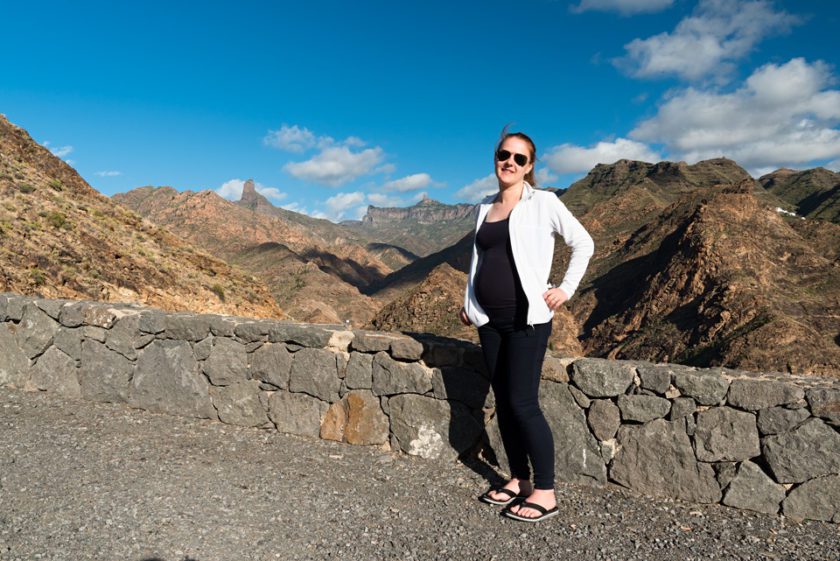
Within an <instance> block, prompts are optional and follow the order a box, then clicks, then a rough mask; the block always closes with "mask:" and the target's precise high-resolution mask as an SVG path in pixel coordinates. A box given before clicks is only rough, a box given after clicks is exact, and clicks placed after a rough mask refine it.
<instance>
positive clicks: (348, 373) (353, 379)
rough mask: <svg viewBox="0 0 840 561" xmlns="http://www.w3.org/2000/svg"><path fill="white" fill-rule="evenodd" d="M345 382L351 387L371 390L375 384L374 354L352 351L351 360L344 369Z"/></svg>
mask: <svg viewBox="0 0 840 561" xmlns="http://www.w3.org/2000/svg"><path fill="white" fill-rule="evenodd" d="M344 383H345V384H346V385H347V387H348V388H350V389H365V390H369V389H370V388H371V387H372V384H373V355H370V354H367V353H355V352H354V353H350V360H349V361H348V362H347V368H346V369H345V371H344Z"/></svg>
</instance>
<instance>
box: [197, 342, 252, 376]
mask: <svg viewBox="0 0 840 561" xmlns="http://www.w3.org/2000/svg"><path fill="white" fill-rule="evenodd" d="M203 369H204V373H205V374H207V377H208V378H209V379H210V383H211V384H213V385H214V386H230V385H231V384H235V383H236V382H244V381H245V380H246V379H247V378H248V356H247V354H246V351H245V345H243V344H242V343H240V342H238V341H234V340H233V339H228V338H227V337H217V338H215V340H214V341H213V347H212V348H211V349H210V356H209V357H207V360H205V361H204V366H203Z"/></svg>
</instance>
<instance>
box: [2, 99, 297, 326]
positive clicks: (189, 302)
mask: <svg viewBox="0 0 840 561" xmlns="http://www.w3.org/2000/svg"><path fill="white" fill-rule="evenodd" d="M0 200H2V205H0V241H2V243H0V266H1V267H2V272H0V290H2V291H11V292H17V293H21V294H28V295H40V296H42V297H45V298H73V299H88V300H100V301H109V302H138V303H142V304H147V305H151V306H155V307H159V308H162V309H165V310H190V311H196V312H215V313H224V314H234V315H247V316H257V317H282V316H283V312H282V311H281V310H280V308H278V306H277V305H276V304H275V302H274V300H273V299H272V298H271V296H270V295H269V293H268V291H267V289H266V287H265V286H264V285H262V284H261V283H259V282H256V281H255V279H253V278H252V277H251V276H250V275H246V274H244V273H242V272H241V271H240V270H238V269H236V268H233V267H231V266H230V265H228V264H227V263H225V262H223V261H220V260H219V259H217V258H215V257H212V256H210V255H208V254H206V253H203V252H201V251H199V250H197V249H196V248H195V247H193V246H191V245H189V244H187V243H185V242H183V241H182V240H181V239H179V238H178V237H176V236H175V235H173V234H172V233H171V232H169V231H168V230H166V229H165V228H160V227H158V226H155V225H153V224H152V223H150V222H148V221H145V220H143V219H142V218H141V217H140V216H138V215H137V214H135V213H133V212H131V211H129V210H127V209H125V208H123V207H121V206H119V205H117V204H115V203H114V202H112V201H111V200H110V199H108V198H107V197H105V196H103V195H101V194H100V193H98V192H97V191H96V190H95V189H93V188H92V187H91V186H90V185H88V184H87V183H86V182H85V181H84V179H82V178H81V177H80V176H79V174H78V173H76V171H75V170H74V169H73V168H72V167H70V166H69V165H67V163H65V162H64V161H62V160H61V159H60V158H57V157H56V156H54V155H53V154H52V153H50V151H49V150H47V149H46V148H44V147H43V146H40V145H39V144H37V143H36V142H35V141H34V140H32V138H31V137H30V136H29V134H28V133H27V132H26V131H25V130H23V129H21V128H18V127H16V126H15V125H13V124H11V123H10V122H9V121H8V120H7V119H6V118H5V116H2V115H0Z"/></svg>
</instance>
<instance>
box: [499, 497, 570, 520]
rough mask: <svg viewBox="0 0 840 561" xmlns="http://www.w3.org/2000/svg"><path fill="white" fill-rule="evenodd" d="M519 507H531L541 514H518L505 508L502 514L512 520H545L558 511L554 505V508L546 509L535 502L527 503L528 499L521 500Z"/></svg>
mask: <svg viewBox="0 0 840 561" xmlns="http://www.w3.org/2000/svg"><path fill="white" fill-rule="evenodd" d="M519 508H533V509H534V510H538V511H539V512H541V513H542V514H540V515H539V516H533V517H528V516H520V515H518V514H516V513H515V512H511V510H510V509H508V508H506V509H504V510H503V511H502V514H503V515H505V516H507V517H508V518H512V519H513V520H519V521H521V522H539V521H540V520H545V519H546V518H551V517H552V516H555V515H557V514H559V513H560V511H559V510H558V509H557V507H556V506H555V507H554V508H550V509H548V510H546V509H545V507H542V506H540V505H538V504H536V503H529V502H528V501H523V502H521V503H519Z"/></svg>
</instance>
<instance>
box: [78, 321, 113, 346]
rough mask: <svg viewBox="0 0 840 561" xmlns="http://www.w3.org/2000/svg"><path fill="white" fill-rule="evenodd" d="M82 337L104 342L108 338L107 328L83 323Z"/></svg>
mask: <svg viewBox="0 0 840 561" xmlns="http://www.w3.org/2000/svg"><path fill="white" fill-rule="evenodd" d="M82 337H83V338H85V339H91V340H93V341H99V342H100V343H104V342H105V340H106V339H107V338H108V330H107V329H104V328H102V327H96V326H95V325H85V326H84V327H82Z"/></svg>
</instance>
